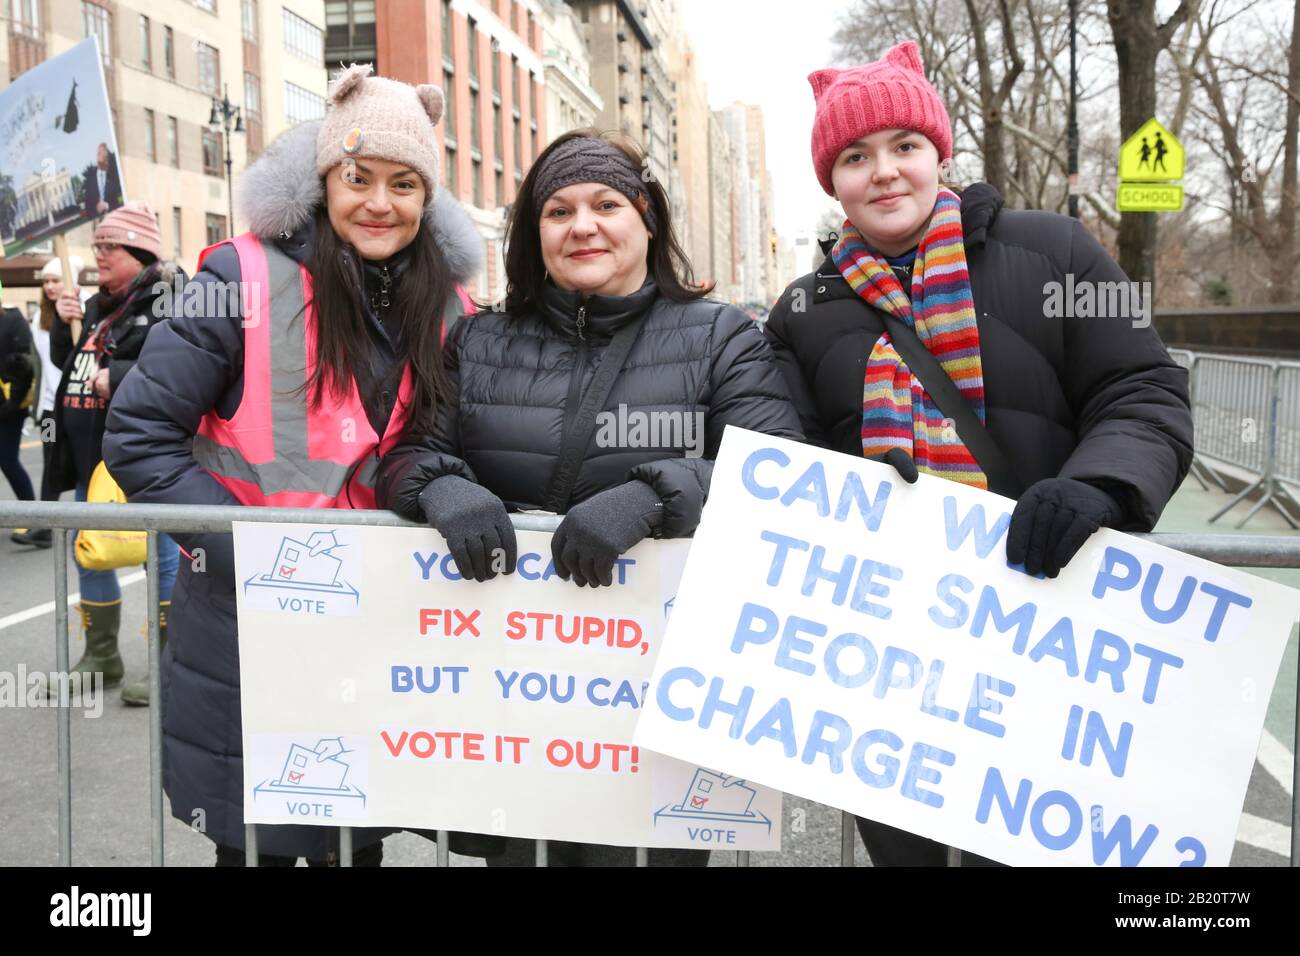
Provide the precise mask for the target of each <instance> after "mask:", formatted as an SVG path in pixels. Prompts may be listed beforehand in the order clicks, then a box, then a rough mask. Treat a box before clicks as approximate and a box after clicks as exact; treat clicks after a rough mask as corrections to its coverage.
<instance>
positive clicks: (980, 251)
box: [766, 41, 1192, 865]
mask: <svg viewBox="0 0 1300 956" xmlns="http://www.w3.org/2000/svg"><path fill="white" fill-rule="evenodd" d="M809 81H810V82H811V84H812V88H813V96H814V97H815V99H816V118H815V120H814V124H813V131H812V158H813V166H814V168H815V170H816V173H817V179H818V181H819V182H820V183H821V186H822V188H823V189H824V190H825V191H826V192H827V193H828V194H829V195H831V196H833V197H834V198H835V199H836V200H837V201H838V202H839V204H840V206H841V207H842V209H843V212H844V216H845V220H844V225H843V227H842V229H841V231H840V234H839V235H838V236H837V237H833V241H830V242H826V243H823V247H824V248H823V251H824V252H825V253H826V259H825V260H824V261H823V262H822V264H821V265H820V266H819V267H818V268H817V270H816V271H815V272H813V273H810V274H808V275H806V276H803V277H801V278H799V279H797V280H795V282H793V283H792V284H791V285H790V287H789V288H788V289H786V291H785V293H784V294H783V295H782V296H781V299H780V301H779V302H778V303H777V305H776V307H775V308H774V310H773V311H772V314H771V316H770V317H769V319H768V322H767V325H766V332H767V336H768V339H769V341H770V342H771V344H772V347H773V350H774V351H775V353H776V356H777V359H778V362H779V364H780V365H781V368H782V371H783V373H784V375H785V378H786V382H787V385H788V387H789V389H790V392H791V394H792V396H793V397H794V400H795V405H796V406H797V408H798V409H799V414H800V419H801V422H802V425H803V430H804V433H805V435H806V436H807V437H808V440H809V441H810V442H812V443H814V444H818V445H821V446H823V447H826V448H830V449H833V450H836V451H840V452H844V453H847V454H851V455H861V456H865V457H868V458H873V459H876V460H882V461H886V462H888V463H890V464H892V465H893V466H894V467H895V468H896V469H897V470H898V471H899V472H900V474H901V475H902V476H903V477H904V479H906V480H908V481H915V480H916V479H917V475H918V473H919V472H925V473H926V474H930V475H936V476H938V477H942V478H947V479H949V480H952V481H957V482H961V483H963V484H968V485H973V486H975V487H979V488H985V489H989V490H991V491H994V492H997V493H999V494H1002V495H1006V496H1008V497H1012V498H1016V499H1018V501H1017V504H1016V508H1015V510H1014V512H1013V514H1012V518H1011V525H1010V528H1009V530H1008V533H1007V560H1008V562H1009V563H1011V564H1016V565H1023V566H1024V568H1025V570H1026V571H1027V572H1029V573H1031V574H1042V575H1046V576H1047V577H1055V576H1056V575H1057V574H1058V573H1059V572H1060V569H1061V568H1062V567H1064V566H1065V564H1066V563H1067V562H1068V561H1069V560H1070V559H1071V558H1072V557H1073V556H1074V555H1075V553H1076V552H1077V551H1078V549H1079V548H1080V547H1081V546H1082V545H1083V543H1084V542H1085V541H1086V540H1087V538H1088V536H1089V535H1091V534H1092V532H1093V531H1095V530H1097V529H1098V528H1100V527H1110V528H1117V529H1119V530H1122V531H1149V530H1151V528H1152V527H1153V526H1154V525H1155V523H1156V519H1157V518H1158V517H1159V516H1160V512H1161V510H1162V509H1163V508H1164V506H1165V504H1166V503H1167V501H1168V500H1169V498H1170V496H1172V495H1173V493H1174V491H1175V490H1176V489H1177V488H1178V485H1179V483H1180V482H1181V481H1182V479H1183V477H1184V476H1185V475H1186V473H1187V469H1188V467H1189V465H1190V463H1191V458H1192V420H1191V410H1190V407H1189V403H1188V392H1187V373H1186V372H1185V371H1184V370H1183V369H1181V368H1180V367H1179V366H1177V365H1176V364H1175V363H1174V362H1173V361H1172V360H1171V359H1170V358H1169V354H1168V353H1167V352H1166V350H1165V347H1164V345H1163V344H1162V343H1161V342H1160V338H1159V336H1157V335H1156V331H1155V329H1154V328H1152V327H1151V325H1150V320H1149V316H1150V312H1149V308H1150V303H1147V305H1146V308H1147V311H1145V313H1144V315H1145V321H1144V320H1143V318H1142V317H1138V318H1137V320H1135V319H1134V315H1133V313H1132V311H1131V310H1128V309H1125V310H1124V313H1123V315H1122V316H1116V315H1111V316H1101V317H1097V316H1095V310H1087V311H1088V315H1087V316H1084V315H1082V314H1080V315H1078V316H1077V317H1076V316H1072V315H1071V314H1070V313H1071V312H1072V311H1073V310H1070V309H1065V310H1062V309H1060V308H1058V306H1059V305H1060V303H1059V299H1058V300H1057V301H1056V302H1053V300H1052V295H1051V290H1052V289H1053V288H1055V289H1057V290H1059V289H1060V288H1061V287H1062V286H1064V285H1066V284H1067V283H1072V284H1073V287H1074V288H1075V289H1082V288H1084V287H1087V286H1092V288H1093V291H1094V293H1096V292H1100V291H1102V289H1103V288H1109V287H1110V285H1109V284H1111V283H1123V286H1122V288H1123V289H1125V290H1127V289H1129V288H1130V286H1129V283H1128V280H1127V277H1126V276H1125V275H1124V273H1123V272H1122V271H1121V270H1120V268H1119V266H1118V265H1116V263H1115V262H1114V261H1113V260H1112V259H1111V258H1110V256H1108V255H1107V254H1106V252H1105V250H1103V249H1102V247H1101V245H1100V244H1099V243H1098V242H1097V240H1096V239H1095V238H1094V237H1093V236H1092V235H1091V234H1090V233H1089V232H1088V230H1087V229H1085V228H1084V226H1083V224H1082V223H1080V222H1078V221H1076V220H1073V219H1070V218H1067V217H1065V216H1060V215H1056V214H1053V213H1048V212H1042V211H1039V210H1017V209H1008V208H1004V203H1003V199H1002V197H1001V196H1000V195H998V193H997V192H996V190H994V189H993V188H992V187H990V186H989V185H987V184H985V183H976V184H974V185H971V186H969V187H967V188H966V189H964V190H961V191H957V190H955V189H951V188H948V187H946V186H945V185H943V182H942V179H943V175H942V174H943V170H944V166H945V163H946V161H949V160H951V158H952V155H953V134H952V124H951V122H950V121H949V119H948V112H947V110H945V109H944V105H943V102H942V101H941V100H940V98H939V95H938V93H937V92H936V91H935V89H934V87H933V86H932V85H931V84H930V83H929V82H928V81H927V80H926V78H925V71H924V68H923V66H922V63H921V57H920V53H919V51H918V48H917V45H916V43H914V42H912V41H908V42H906V43H900V44H899V45H897V46H895V47H893V48H892V49H891V50H889V51H888V52H887V53H886V54H885V55H884V57H883V58H881V59H880V60H877V61H875V62H873V63H867V64H864V65H862V66H856V67H852V68H849V69H843V70H836V69H826V70H818V71H817V72H815V73H813V74H812V75H811V76H810V77H809ZM1053 284H1056V285H1053ZM1103 284H1105V286H1103ZM1124 299H1125V302H1126V304H1127V302H1128V301H1129V299H1128V297H1127V296H1125V297H1124ZM1062 311H1065V312H1066V315H1062V314H1061V313H1062ZM1079 311H1080V312H1081V313H1082V311H1084V310H1079ZM858 825H859V830H860V831H861V833H862V836H863V839H864V841H865V842H866V844H867V849H868V851H869V852H870V854H871V858H872V861H873V862H874V863H875V864H877V865H889V864H911V865H918V864H932V865H943V864H944V862H945V860H946V852H945V848H944V847H942V846H941V845H939V844H938V843H935V842H933V841H931V840H927V839H924V838H922V837H919V836H916V835H914V834H910V833H905V832H903V831H901V830H896V829H894V828H893V827H888V826H885V825H883V824H880V823H877V822H874V821H870V820H862V819H859V821H858ZM968 859H969V857H968Z"/></svg>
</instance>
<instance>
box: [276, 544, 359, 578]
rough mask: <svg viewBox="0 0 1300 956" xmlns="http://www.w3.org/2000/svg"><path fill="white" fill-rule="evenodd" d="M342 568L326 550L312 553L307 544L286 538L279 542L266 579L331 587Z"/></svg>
mask: <svg viewBox="0 0 1300 956" xmlns="http://www.w3.org/2000/svg"><path fill="white" fill-rule="evenodd" d="M334 547H337V545H334ZM342 567H343V562H342V561H341V560H339V559H338V558H336V557H334V555H332V554H330V553H329V551H328V550H325V551H319V550H318V551H316V553H313V549H312V547H311V546H310V545H309V544H308V543H307V542H305V541H296V540H294V539H293V538H289V537H286V538H285V539H284V540H283V541H281V542H280V552H279V554H277V555H276V556H275V564H273V565H272V566H271V573H270V575H268V577H269V578H270V579H271V580H272V581H284V582H287V583H290V584H315V585H318V586H321V585H323V586H325V587H332V586H334V585H335V584H336V583H337V581H338V577H339V571H340V569H341V568H342Z"/></svg>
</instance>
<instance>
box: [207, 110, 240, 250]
mask: <svg viewBox="0 0 1300 956" xmlns="http://www.w3.org/2000/svg"><path fill="white" fill-rule="evenodd" d="M208 126H210V127H211V128H212V129H213V131H216V130H218V129H220V130H224V131H225V135H224V136H223V137H222V138H223V139H224V140H225V141H226V201H227V205H228V207H229V213H230V218H229V219H227V220H226V223H227V225H226V230H227V231H226V235H227V236H228V237H229V236H233V235H234V234H235V182H234V171H233V170H234V160H233V159H232V158H231V155H230V134H231V133H232V132H235V133H242V132H243V131H244V118H243V116H241V115H240V110H239V107H238V106H235V105H234V104H232V103H231V102H230V85H229V84H225V85H224V86H223V89H222V95H221V99H217V98H216V97H213V99H212V113H211V115H210V116H209V117H208Z"/></svg>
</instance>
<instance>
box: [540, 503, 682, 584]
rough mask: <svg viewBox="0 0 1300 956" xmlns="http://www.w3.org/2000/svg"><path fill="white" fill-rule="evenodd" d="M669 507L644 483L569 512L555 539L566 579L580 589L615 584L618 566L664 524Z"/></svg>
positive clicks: (554, 551) (554, 548)
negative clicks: (623, 555)
mask: <svg viewBox="0 0 1300 956" xmlns="http://www.w3.org/2000/svg"><path fill="white" fill-rule="evenodd" d="M663 508H664V505H663V502H662V501H660V500H659V495H657V494H656V493H655V490H654V489H653V488H651V487H650V486H649V485H647V484H646V483H645V482H644V481H629V482H626V483H625V484H621V485H618V486H617V487H615V488H610V489H609V490H608V491H602V492H601V493H600V494H598V495H592V496H591V497H590V498H588V499H587V500H586V501H584V502H582V503H581V504H578V505H574V506H573V507H572V508H570V509H569V512H568V514H566V515H565V516H564V520H563V521H561V522H560V526H559V527H558V528H556V529H555V534H553V535H552V536H551V557H552V558H553V559H554V560H555V570H556V573H557V574H559V575H560V577H562V578H564V580H566V581H567V580H569V576H570V575H572V576H573V583H574V584H576V585H578V587H586V586H587V585H591V587H593V588H598V587H600V586H601V585H602V584H603V585H605V586H606V587H608V586H609V585H611V584H613V583H614V562H615V560H617V558H618V556H619V555H621V554H623V552H625V551H627V550H629V549H630V548H631V547H632V546H633V545H635V544H636V543H637V542H638V541H640V540H641V539H642V538H648V537H650V536H651V535H653V534H654V533H655V530H656V529H657V528H658V527H659V526H660V523H661V522H662V521H663Z"/></svg>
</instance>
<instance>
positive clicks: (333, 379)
mask: <svg viewBox="0 0 1300 956" xmlns="http://www.w3.org/2000/svg"><path fill="white" fill-rule="evenodd" d="M409 249H410V257H411V261H410V263H409V264H408V265H407V268H406V270H405V273H404V274H403V275H402V279H401V282H399V283H398V284H397V297H396V300H395V302H394V308H395V309H396V310H397V315H398V317H399V319H400V326H399V328H400V329H401V331H400V333H399V337H398V342H397V354H398V356H399V358H402V359H406V360H407V361H409V362H410V363H411V384H412V385H413V390H412V395H411V409H410V417H409V418H408V419H407V423H406V429H405V431H404V434H409V435H414V434H422V433H424V434H427V433H428V432H431V431H432V430H433V427H434V421H435V417H436V415H437V408H438V405H439V403H441V402H444V401H446V400H447V399H448V398H449V397H450V393H451V387H450V384H449V383H448V381H447V376H446V373H445V372H444V371H443V367H442V310H443V304H444V303H445V302H446V301H447V297H448V296H452V295H455V294H456V291H455V288H454V286H453V282H452V277H451V270H450V269H449V268H448V266H447V260H446V259H445V258H444V257H443V254H442V250H441V249H439V248H438V244H437V243H436V242H434V240H433V236H432V235H430V232H429V228H428V225H427V224H426V223H424V222H421V223H420V228H419V230H418V231H417V232H416V234H415V238H414V239H413V240H411V245H410V246H409ZM361 268H362V263H361V255H360V254H359V253H358V252H357V250H356V248H355V247H354V246H352V245H351V244H350V243H347V242H344V241H343V240H342V239H340V238H339V236H338V234H337V233H335V232H334V227H333V226H331V225H330V219H329V210H328V209H327V208H326V206H325V205H324V204H323V203H322V204H321V206H320V208H318V209H317V210H316V233H315V235H314V236H313V238H312V245H311V249H310V250H309V251H308V254H307V271H308V272H310V273H311V277H312V299H313V303H314V305H315V308H316V368H315V370H314V371H313V372H312V375H311V378H309V379H308V380H307V385H306V387H307V389H308V390H309V391H310V393H311V402H312V406H313V407H314V408H319V407H320V403H321V402H322V401H323V400H324V398H325V396H326V394H327V393H328V394H329V395H330V396H333V397H334V398H337V399H342V398H343V397H344V396H345V395H346V394H347V390H348V383H349V382H350V381H352V380H355V381H356V383H357V390H358V391H359V392H360V393H361V395H363V396H365V395H373V394H374V390H375V389H376V388H378V387H380V386H382V385H383V384H386V383H385V382H382V381H379V380H377V378H376V376H375V368H374V354H375V348H376V346H375V343H374V341H373V340H372V339H371V337H370V333H369V332H368V331H367V330H366V316H365V311H364V306H363V304H362V303H363V297H364V296H365V279H364V278H363V275H362V271H361ZM401 370H402V363H401V362H400V361H399V362H398V364H397V366H396V367H395V368H394V370H393V372H392V378H393V382H392V384H393V385H394V386H396V382H397V376H400V375H401Z"/></svg>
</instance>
